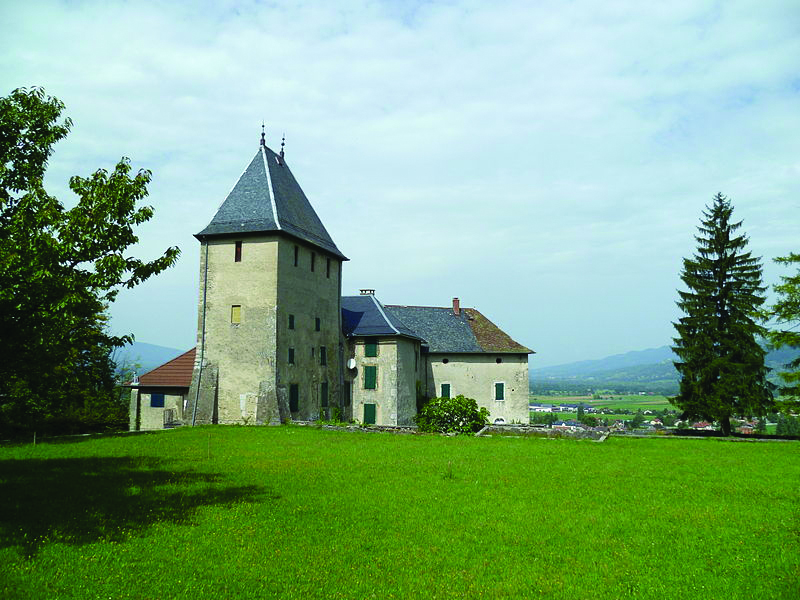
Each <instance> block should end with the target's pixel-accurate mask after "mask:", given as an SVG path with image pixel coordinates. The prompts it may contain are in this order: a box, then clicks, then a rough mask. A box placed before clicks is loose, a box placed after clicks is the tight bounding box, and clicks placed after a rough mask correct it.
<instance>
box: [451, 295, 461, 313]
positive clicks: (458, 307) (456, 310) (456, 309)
mask: <svg viewBox="0 0 800 600" xmlns="http://www.w3.org/2000/svg"><path fill="white" fill-rule="evenodd" d="M453 314H454V315H455V316H459V315H460V314H461V302H460V301H459V300H458V298H453Z"/></svg>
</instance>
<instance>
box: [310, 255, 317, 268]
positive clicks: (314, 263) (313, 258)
mask: <svg viewBox="0 0 800 600" xmlns="http://www.w3.org/2000/svg"><path fill="white" fill-rule="evenodd" d="M316 264H317V253H316V252H312V253H311V270H312V271H313V270H314V266H315V265H316Z"/></svg>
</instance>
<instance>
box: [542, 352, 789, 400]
mask: <svg viewBox="0 0 800 600" xmlns="http://www.w3.org/2000/svg"><path fill="white" fill-rule="evenodd" d="M798 355H800V351H798V350H793V349H791V348H782V349H781V350H770V351H768V352H767V356H766V364H767V366H768V367H770V368H771V369H772V372H771V373H770V379H771V380H772V381H774V382H777V379H778V375H777V373H778V371H780V370H782V369H783V367H784V365H785V364H786V363H787V362H789V361H790V360H793V359H794V358H795V357H796V356H798ZM676 359H677V357H676V356H675V354H674V353H673V352H672V348H671V347H670V346H660V347H658V348H649V349H647V350H634V351H631V352H626V353H624V354H614V355H613V356H607V357H606V358H600V359H596V360H583V361H578V362H574V363H569V364H564V365H556V366H553V367H543V368H541V369H531V371H530V374H531V389H532V390H534V391H548V390H563V391H572V392H576V393H577V392H581V393H583V392H585V391H586V390H588V389H592V390H595V389H614V390H616V391H619V392H637V391H647V392H654V393H659V394H666V395H670V394H675V393H677V391H678V382H679V381H680V377H679V376H678V372H677V371H676V370H675V366H674V365H673V361H674V360H676Z"/></svg>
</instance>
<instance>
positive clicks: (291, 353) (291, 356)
mask: <svg viewBox="0 0 800 600" xmlns="http://www.w3.org/2000/svg"><path fill="white" fill-rule="evenodd" d="M289 364H290V365H293V364H294V348H289Z"/></svg>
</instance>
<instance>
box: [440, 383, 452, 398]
mask: <svg viewBox="0 0 800 600" xmlns="http://www.w3.org/2000/svg"><path fill="white" fill-rule="evenodd" d="M449 397H450V384H449V383H443V384H442V398H449Z"/></svg>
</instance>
